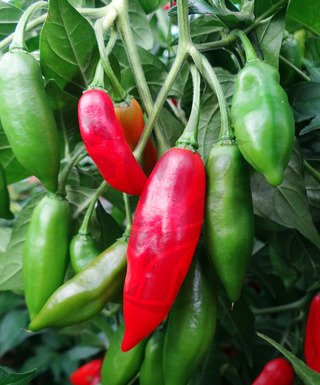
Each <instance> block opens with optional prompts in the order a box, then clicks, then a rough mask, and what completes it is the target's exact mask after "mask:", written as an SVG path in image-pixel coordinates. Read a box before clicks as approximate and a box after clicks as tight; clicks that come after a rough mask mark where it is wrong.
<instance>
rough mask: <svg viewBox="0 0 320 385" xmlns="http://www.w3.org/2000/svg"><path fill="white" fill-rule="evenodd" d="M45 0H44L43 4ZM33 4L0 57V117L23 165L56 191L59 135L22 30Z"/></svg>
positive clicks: (38, 69) (33, 7) (41, 80)
mask: <svg viewBox="0 0 320 385" xmlns="http://www.w3.org/2000/svg"><path fill="white" fill-rule="evenodd" d="M42 3H43V4H46V2H41V4H40V6H43V4H42ZM37 7H39V5H38V4H37V3H35V4H33V5H31V7H30V8H28V10H27V11H26V13H25V14H24V16H23V17H22V18H21V19H20V21H19V23H18V26H17V29H16V33H15V38H14V40H13V42H12V44H11V46H10V51H9V52H7V53H6V54H4V55H3V57H2V58H1V60H0V118H1V123H2V126H3V130H4V132H5V134H6V136H7V138H8V141H9V143H10V146H11V148H12V151H13V152H14V154H15V156H16V158H17V160H18V161H19V163H21V165H22V166H23V167H24V168H25V169H26V170H28V171H30V172H31V173H32V174H33V175H35V176H36V177H38V178H39V179H40V180H41V182H42V183H43V184H44V185H45V187H46V188H47V189H48V190H49V191H52V192H55V191H56V190H57V187H58V173H59V165H60V145H59V134H58V130H57V127H56V123H55V120H54V117H53V113H52V111H51V109H50V106H49V103H48V99H47V95H46V92H45V89H44V82H43V78H42V74H41V70H40V66H39V64H38V62H37V61H36V59H35V58H34V57H33V56H32V55H31V54H30V53H28V52H26V51H25V50H24V43H23V31H24V28H25V25H26V22H27V20H28V17H29V16H30V14H31V13H32V12H33V11H34V10H35V9H36V8H37Z"/></svg>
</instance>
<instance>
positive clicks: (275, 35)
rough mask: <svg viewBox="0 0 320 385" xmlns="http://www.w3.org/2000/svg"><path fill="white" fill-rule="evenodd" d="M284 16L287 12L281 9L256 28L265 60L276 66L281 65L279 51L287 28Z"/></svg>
mask: <svg viewBox="0 0 320 385" xmlns="http://www.w3.org/2000/svg"><path fill="white" fill-rule="evenodd" d="M284 16H285V13H284V11H283V10H281V11H280V12H278V13H277V14H276V15H275V16H273V17H272V18H271V19H268V20H266V21H265V22H263V23H260V24H259V26H258V28H257V29H256V34H257V37H258V41H259V46H260V48H261V50H262V52H263V57H264V60H265V61H266V62H267V63H268V64H271V65H273V66H274V67H276V68H278V66H279V52H280V49H281V43H282V38H283V33H284V28H285V19H284Z"/></svg>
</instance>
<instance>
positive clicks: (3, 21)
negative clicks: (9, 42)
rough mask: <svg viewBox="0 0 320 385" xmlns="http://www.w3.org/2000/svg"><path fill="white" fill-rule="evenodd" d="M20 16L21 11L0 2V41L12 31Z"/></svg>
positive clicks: (11, 5) (0, 0)
mask: <svg viewBox="0 0 320 385" xmlns="http://www.w3.org/2000/svg"><path fill="white" fill-rule="evenodd" d="M21 15H22V12H21V9H19V8H18V7H16V6H15V5H13V4H10V3H8V2H5V1H2V0H0V40H2V39H3V38H4V37H6V36H7V35H9V34H10V33H12V32H13V31H14V29H15V27H16V24H17V23H18V21H19V19H20V17H21Z"/></svg>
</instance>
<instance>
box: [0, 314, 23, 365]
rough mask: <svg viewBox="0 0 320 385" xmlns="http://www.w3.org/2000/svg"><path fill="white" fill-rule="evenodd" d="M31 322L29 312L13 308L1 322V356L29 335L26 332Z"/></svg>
mask: <svg viewBox="0 0 320 385" xmlns="http://www.w3.org/2000/svg"><path fill="white" fill-rule="evenodd" d="M28 323H29V315H28V312H27V311H26V310H25V309H24V310H13V311H11V312H9V313H7V314H5V316H4V317H2V318H1V322H0V357H2V356H3V355H4V354H6V353H7V352H9V351H10V350H12V349H13V348H15V347H16V346H18V345H19V344H21V343H22V342H23V341H24V340H25V339H26V338H28V337H29V335H28V333H27V332H26V329H27V326H28Z"/></svg>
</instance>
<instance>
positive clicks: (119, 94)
mask: <svg viewBox="0 0 320 385" xmlns="http://www.w3.org/2000/svg"><path fill="white" fill-rule="evenodd" d="M102 23H103V19H99V20H98V21H97V22H96V24H95V27H94V30H95V34H96V39H97V43H98V48H99V54H100V58H101V64H102V66H103V69H104V71H105V73H106V75H107V77H108V80H109V82H110V84H111V87H112V90H113V99H114V101H115V102H122V101H123V100H125V99H126V97H127V93H126V91H125V90H124V89H123V88H122V86H121V84H120V82H119V80H118V78H117V77H116V75H115V73H114V72H113V69H112V67H111V65H110V62H109V58H108V55H107V54H106V47H105V43H104V36H103V24H102Z"/></svg>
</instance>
